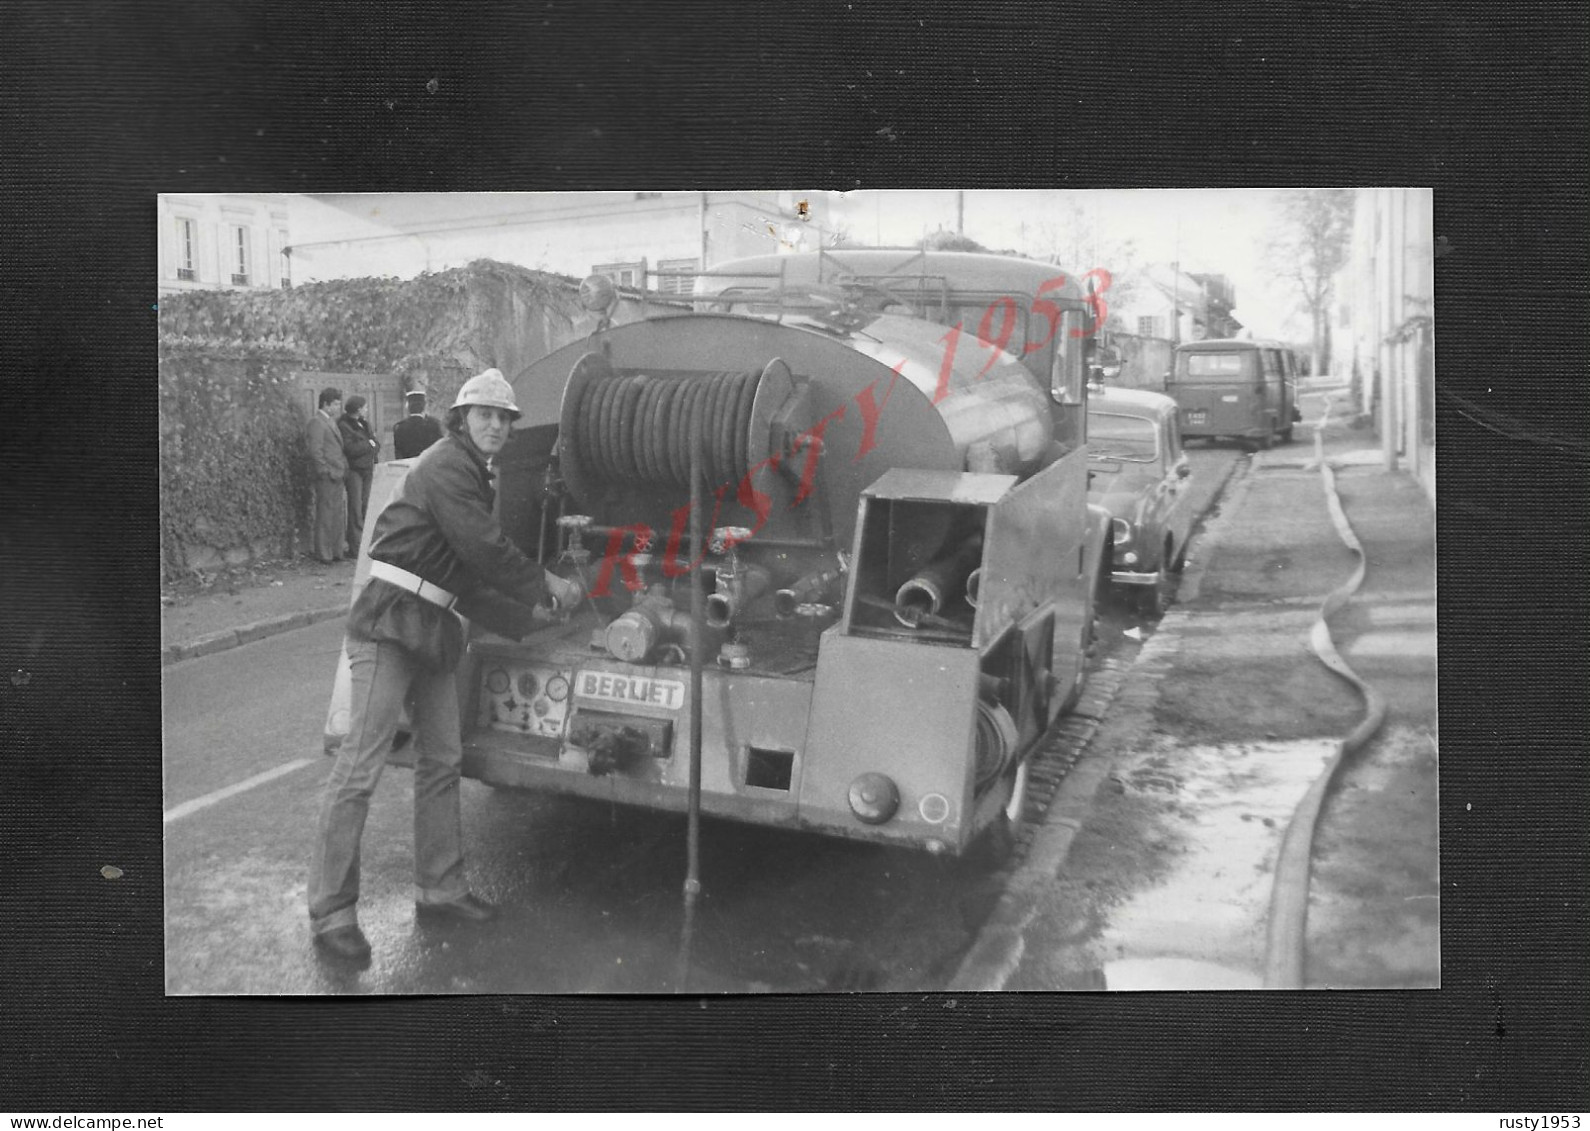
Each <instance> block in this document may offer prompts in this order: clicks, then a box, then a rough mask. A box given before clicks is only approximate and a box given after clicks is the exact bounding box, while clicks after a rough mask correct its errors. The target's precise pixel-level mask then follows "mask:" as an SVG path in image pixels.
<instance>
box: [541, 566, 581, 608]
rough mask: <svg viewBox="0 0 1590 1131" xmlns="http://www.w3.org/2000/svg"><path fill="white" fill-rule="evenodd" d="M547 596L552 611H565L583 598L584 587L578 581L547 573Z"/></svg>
mask: <svg viewBox="0 0 1590 1131" xmlns="http://www.w3.org/2000/svg"><path fill="white" fill-rule="evenodd" d="M547 597H548V598H549V600H550V601H551V603H552V610H553V611H554V612H567V611H568V610H570V609H572V608H574V606H576V605H578V604H579V603H580V602H581V601H583V600H584V599H585V587H584V586H583V585H581V584H580V583H579V582H578V581H570V580H569V579H568V578H564V577H559V576H558V575H557V574H555V573H549V574H547Z"/></svg>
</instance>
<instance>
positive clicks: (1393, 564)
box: [955, 398, 1440, 990]
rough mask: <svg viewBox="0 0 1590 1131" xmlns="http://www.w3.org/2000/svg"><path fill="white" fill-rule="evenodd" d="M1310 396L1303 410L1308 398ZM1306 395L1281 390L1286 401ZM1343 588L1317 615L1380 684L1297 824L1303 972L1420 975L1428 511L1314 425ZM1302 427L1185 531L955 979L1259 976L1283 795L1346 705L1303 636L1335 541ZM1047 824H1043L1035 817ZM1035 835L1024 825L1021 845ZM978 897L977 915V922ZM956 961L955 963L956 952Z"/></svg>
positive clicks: (1179, 981) (1363, 981) (1303, 780)
mask: <svg viewBox="0 0 1590 1131" xmlns="http://www.w3.org/2000/svg"><path fill="white" fill-rule="evenodd" d="M1311 400H1312V401H1313V404H1312V408H1313V410H1314V411H1315V412H1316V413H1317V412H1318V411H1319V410H1320V407H1321V406H1320V402H1319V399H1318V398H1311ZM1310 407H1311V406H1310V405H1309V403H1308V402H1307V401H1305V411H1308V410H1309V408H1310ZM1327 438H1328V440H1329V446H1328V449H1327V451H1328V453H1330V452H1334V453H1335V455H1336V457H1337V458H1340V459H1341V461H1342V463H1343V464H1344V467H1343V469H1342V470H1341V471H1339V472H1338V476H1337V478H1338V487H1339V492H1340V495H1341V498H1342V502H1343V506H1344V508H1345V510H1346V513H1347V516H1348V518H1349V520H1350V521H1351V522H1352V524H1353V526H1354V529H1355V530H1356V532H1357V534H1358V537H1359V538H1360V540H1361V541H1362V542H1363V543H1364V546H1365V550H1366V555H1367V559H1368V573H1367V577H1366V580H1365V583H1364V585H1363V587H1362V588H1361V589H1360V591H1359V592H1358V593H1357V594H1355V595H1354V597H1353V598H1352V600H1351V601H1350V602H1349V603H1348V605H1347V607H1345V608H1344V609H1342V610H1341V611H1340V612H1338V613H1337V614H1336V615H1335V616H1334V617H1333V618H1332V620H1331V622H1330V627H1331V630H1332V635H1333V638H1334V639H1335V641H1336V644H1337V646H1338V648H1339V649H1340V651H1341V653H1342V655H1343V656H1344V657H1345V658H1346V659H1347V660H1348V662H1349V664H1350V665H1352V666H1353V668H1354V669H1355V670H1356V671H1358V673H1359V674H1360V675H1361V676H1363V677H1364V678H1365V679H1367V680H1369V681H1370V682H1371V683H1373V684H1374V685H1375V686H1376V688H1377V689H1379V690H1380V691H1381V692H1382V694H1384V695H1385V696H1386V698H1387V700H1388V702H1389V704H1390V714H1389V717H1388V720H1387V723H1386V725H1385V726H1384V727H1383V728H1382V730H1381V731H1380V732H1379V734H1377V735H1376V736H1375V738H1374V739H1373V740H1372V741H1371V742H1370V744H1369V746H1368V747H1367V748H1366V749H1365V750H1364V751H1363V752H1362V753H1361V754H1360V755H1358V756H1356V757H1354V758H1352V759H1351V760H1350V761H1349V762H1348V763H1347V764H1346V765H1345V767H1344V771H1343V775H1342V777H1341V778H1340V780H1339V783H1338V786H1337V788H1336V789H1335V791H1334V792H1333V793H1332V794H1331V795H1330V797H1329V799H1328V801H1327V804H1326V807H1325V810H1324V813H1323V814H1322V817H1321V823H1320V827H1319V830H1318V832H1317V834H1316V837H1315V851H1314V862H1315V866H1314V877H1313V883H1312V885H1311V888H1310V909H1309V930H1308V960H1307V967H1306V969H1307V982H1306V984H1307V985H1309V986H1332V987H1370V986H1400V987H1419V986H1435V985H1438V984H1439V954H1440V946H1439V921H1440V917H1439V886H1438V835H1437V823H1436V807H1435V806H1436V746H1435V734H1436V720H1435V695H1436V686H1435V624H1434V577H1435V574H1434V556H1433V550H1434V547H1433V534H1434V519H1433V512H1432V510H1431V508H1430V505H1429V502H1428V499H1427V498H1426V497H1425V496H1424V495H1423V493H1422V491H1421V490H1420V489H1419V488H1418V487H1417V486H1416V485H1415V484H1413V483H1412V481H1411V480H1409V479H1408V478H1407V477H1405V476H1398V475H1393V474H1388V473H1386V472H1384V471H1383V470H1381V469H1380V468H1379V467H1378V466H1377V464H1376V461H1373V460H1371V459H1368V458H1364V454H1363V453H1361V452H1358V451H1355V450H1354V449H1355V448H1356V447H1357V445H1356V444H1355V440H1357V439H1358V438H1359V437H1357V436H1355V435H1350V434H1348V433H1347V430H1346V429H1345V428H1342V427H1340V424H1339V422H1334V421H1333V424H1332V426H1331V427H1330V428H1329V429H1328V431H1327ZM1311 452H1312V445H1311V444H1306V443H1294V444H1293V445H1291V446H1290V448H1281V449H1276V450H1275V451H1272V452H1269V453H1264V454H1262V455H1259V456H1256V457H1255V458H1254V460H1253V463H1252V466H1251V468H1248V469H1247V470H1245V471H1244V472H1242V473H1240V474H1239V478H1238V479H1237V480H1236V481H1235V482H1234V483H1233V485H1232V488H1231V489H1230V490H1229V491H1228V492H1227V494H1226V496H1225V497H1224V498H1223V499H1222V501H1221V504H1220V508H1219V511H1220V513H1219V514H1218V516H1216V517H1215V518H1214V519H1213V520H1212V521H1211V522H1210V523H1209V528H1208V529H1207V530H1206V531H1205V532H1204V534H1203V535H1202V537H1201V538H1200V540H1199V541H1197V542H1195V543H1194V546H1193V559H1194V560H1193V563H1192V567H1191V568H1190V570H1189V573H1188V575H1187V577H1186V578H1184V579H1183V582H1182V585H1181V590H1180V593H1179V599H1178V603H1177V604H1176V605H1175V606H1173V607H1172V609H1171V610H1170V612H1169V613H1167V615H1166V616H1165V617H1164V618H1163V620H1162V621H1160V622H1159V623H1158V624H1157V625H1152V624H1150V625H1146V626H1143V629H1142V631H1143V635H1144V636H1145V643H1144V645H1143V647H1142V649H1141V650H1140V651H1139V652H1138V653H1137V654H1136V656H1135V657H1134V658H1133V660H1132V663H1131V667H1130V669H1129V671H1128V673H1127V675H1126V678H1125V680H1124V683H1123V686H1122V689H1121V691H1120V693H1119V694H1118V696H1117V699H1116V702H1115V703H1114V705H1113V706H1112V709H1111V712H1110V716H1109V718H1108V719H1107V720H1106V722H1105V724H1104V726H1103V727H1101V729H1100V731H1099V733H1098V735H1097V736H1096V738H1095V739H1094V741H1093V743H1092V744H1091V745H1090V747H1089V751H1088V755H1087V757H1086V758H1085V759H1084V761H1083V763H1082V764H1080V765H1079V766H1078V769H1077V772H1076V773H1075V774H1074V775H1073V778H1074V780H1073V782H1072V786H1073V795H1072V796H1069V797H1068V796H1064V793H1065V791H1064V790H1062V796H1060V797H1057V799H1056V811H1057V812H1058V813H1063V814H1067V816H1065V817H1062V818H1061V819H1060V820H1061V824H1062V825H1063V824H1064V822H1065V821H1067V820H1069V821H1070V822H1071V823H1072V824H1074V825H1075V828H1074V829H1066V828H1063V827H1061V828H1060V829H1059V830H1058V831H1059V832H1060V833H1063V834H1064V835H1065V837H1066V840H1067V846H1066V849H1067V850H1066V852H1065V854H1064V856H1063V859H1061V860H1060V861H1058V862H1056V861H1055V860H1054V859H1053V858H1052V857H1047V858H1046V857H1045V854H1044V853H1042V852H1041V851H1039V852H1036V853H1035V854H1034V857H1033V859H1034V860H1035V861H1042V862H1043V864H1044V865H1045V866H1046V867H1047V868H1048V870H1047V871H1045V872H1044V873H1043V874H1039V875H1029V876H1018V877H1016V884H1015V886H1016V887H1017V888H1018V889H1019V890H1021V891H1022V892H1023V893H1024V894H1023V901H1024V902H1025V903H1026V904H1027V906H1026V907H1025V908H1005V909H1003V911H1004V912H1005V918H1006V919H1007V921H1010V922H1014V923H1016V924H1018V925H1019V931H1017V932H1016V933H1015V936H1014V937H1013V938H1012V940H1011V941H1010V942H1009V943H1008V944H1007V945H1006V946H1005V947H1004V948H1003V952H1002V953H1000V952H996V951H994V950H990V951H989V952H988V953H986V954H984V955H981V956H979V955H977V954H976V952H974V955H973V959H974V961H969V963H968V965H967V966H965V967H963V969H962V970H961V971H960V972H959V973H958V975H957V980H956V983H955V984H956V985H957V986H962V987H967V988H974V987H975V988H985V989H986V988H1001V989H1010V990H1042V989H1081V990H1085V989H1095V990H1096V989H1121V990H1134V989H1135V990H1141V989H1177V990H1185V989H1229V988H1253V987H1257V986H1260V985H1262V984H1263V974H1264V954H1265V941H1266V930H1267V913H1268V908H1267V904H1268V900H1269V898H1270V886H1271V884H1270V881H1271V878H1272V874H1273V869H1274V862H1275V858H1276V854H1277V850H1278V848H1279V845H1280V841H1281V838H1282V836H1283V834H1284V832H1285V829H1286V826H1287V823H1288V822H1289V820H1290V819H1291V816H1292V813H1293V810H1294V809H1295V808H1296V806H1297V803H1298V802H1299V801H1300V800H1301V798H1302V797H1303V795H1304V793H1305V792H1306V791H1307V789H1308V787H1309V785H1310V783H1311V782H1312V781H1313V780H1314V778H1315V777H1317V776H1318V775H1319V773H1320V772H1321V771H1322V770H1323V769H1324V767H1325V762H1326V760H1327V759H1328V758H1329V757H1330V756H1331V755H1332V754H1333V753H1334V750H1335V742H1336V740H1337V739H1339V738H1340V737H1341V736H1343V735H1345V734H1346V733H1347V732H1348V731H1349V730H1350V729H1351V728H1352V727H1353V726H1354V725H1355V724H1356V723H1357V722H1358V720H1359V719H1360V718H1361V717H1362V714H1363V706H1362V703H1361V701H1360V699H1359V697H1358V695H1357V694H1356V692H1355V691H1354V690H1353V689H1352V688H1351V686H1350V685H1348V684H1347V683H1345V682H1344V681H1342V680H1340V679H1338V678H1337V677H1336V676H1334V675H1333V674H1332V673H1330V672H1329V671H1328V670H1327V669H1326V668H1325V667H1324V665H1322V664H1321V663H1319V661H1318V660H1317V659H1316V658H1315V657H1314V655H1313V653H1312V652H1311V651H1310V650H1309V647H1308V639H1309V630H1310V627H1311V626H1312V624H1313V622H1314V620H1315V618H1316V616H1317V614H1318V610H1319V606H1320V603H1321V602H1322V601H1323V599H1324V597H1325V596H1326V594H1327V593H1329V592H1330V590H1331V589H1333V588H1335V587H1336V586H1337V585H1340V584H1341V583H1342V582H1343V581H1345V579H1346V578H1347V577H1348V576H1349V575H1350V574H1351V571H1352V568H1353V565H1354V563H1355V560H1356V559H1355V556H1354V555H1353V554H1352V553H1351V552H1350V551H1349V550H1348V549H1347V548H1346V546H1345V545H1343V544H1342V542H1341V541H1340V539H1339V537H1338V536H1337V535H1336V533H1335V531H1334V528H1333V526H1332V525H1331V523H1330V520H1329V516H1328V512H1327V509H1326V503H1325V499H1324V490H1323V486H1322V484H1321V477H1320V475H1319V472H1318V471H1317V470H1315V469H1313V468H1311V467H1308V466H1306V464H1307V462H1308V459H1309V456H1310V455H1311ZM1045 831H1049V830H1045ZM1043 836H1044V832H1040V834H1039V839H1040V842H1041V840H1042V838H1043ZM1000 918H1001V915H1000V914H999V913H996V915H995V921H996V922H997V921H999V920H1000ZM979 958H980V959H981V960H980V961H976V960H977V959H979Z"/></svg>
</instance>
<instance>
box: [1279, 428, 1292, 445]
mask: <svg viewBox="0 0 1590 1131" xmlns="http://www.w3.org/2000/svg"><path fill="white" fill-rule="evenodd" d="M1291 442H1292V426H1291V425H1290V424H1288V425H1287V426H1286V427H1285V428H1283V429H1281V443H1283V444H1290V443H1291Z"/></svg>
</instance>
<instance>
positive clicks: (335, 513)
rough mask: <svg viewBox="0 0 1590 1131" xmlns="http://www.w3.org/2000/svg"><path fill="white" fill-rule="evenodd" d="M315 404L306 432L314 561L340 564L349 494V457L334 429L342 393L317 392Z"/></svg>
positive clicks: (346, 528) (329, 389)
mask: <svg viewBox="0 0 1590 1131" xmlns="http://www.w3.org/2000/svg"><path fill="white" fill-rule="evenodd" d="M317 404H318V407H317V409H316V410H315V415H314V416H312V417H310V418H309V427H308V429H307V430H306V431H305V441H306V443H307V444H308V445H309V461H310V474H311V475H313V476H314V480H315V524H314V530H313V543H314V553H315V557H317V558H319V559H320V560H321V561H322V562H327V563H330V562H336V561H341V560H342V558H343V555H344V552H345V551H346V549H347V541H346V539H347V537H348V490H347V486H346V484H345V482H344V481H345V479H346V478H347V475H348V457H347V456H346V455H344V454H343V452H342V432H341V431H340V430H339V429H338V427H337V417H338V415H339V414H340V413H341V411H342V390H341V389H337V388H333V387H331V386H329V385H328V386H327V387H326V388H324V389H322V390H320V400H319V401H318V402H317ZM355 552H357V549H356V550H355Z"/></svg>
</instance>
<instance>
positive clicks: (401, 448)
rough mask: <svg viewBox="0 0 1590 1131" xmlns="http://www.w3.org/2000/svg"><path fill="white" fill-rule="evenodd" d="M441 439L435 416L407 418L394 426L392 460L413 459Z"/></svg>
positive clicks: (439, 427) (440, 431) (440, 427)
mask: <svg viewBox="0 0 1590 1131" xmlns="http://www.w3.org/2000/svg"><path fill="white" fill-rule="evenodd" d="M441 438H442V426H441V425H440V424H438V423H437V421H436V418H435V417H434V416H405V417H404V418H403V419H402V420H400V421H398V422H397V423H396V424H394V425H392V458H394V459H413V458H414V457H415V456H417V455H419V454H420V453H421V452H423V451H424V450H425V449H426V448H428V447H430V446H431V445H432V444H434V443H436V441H438V440H440V439H441Z"/></svg>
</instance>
